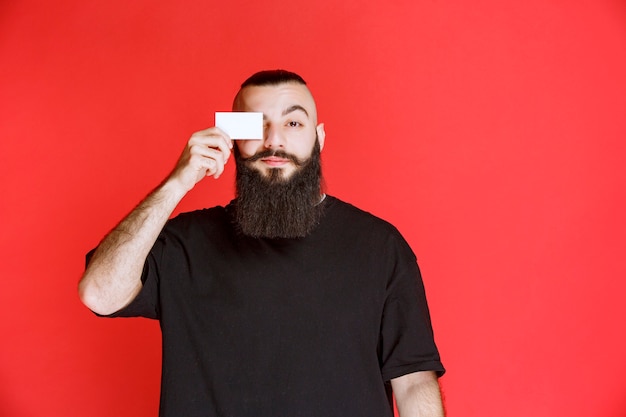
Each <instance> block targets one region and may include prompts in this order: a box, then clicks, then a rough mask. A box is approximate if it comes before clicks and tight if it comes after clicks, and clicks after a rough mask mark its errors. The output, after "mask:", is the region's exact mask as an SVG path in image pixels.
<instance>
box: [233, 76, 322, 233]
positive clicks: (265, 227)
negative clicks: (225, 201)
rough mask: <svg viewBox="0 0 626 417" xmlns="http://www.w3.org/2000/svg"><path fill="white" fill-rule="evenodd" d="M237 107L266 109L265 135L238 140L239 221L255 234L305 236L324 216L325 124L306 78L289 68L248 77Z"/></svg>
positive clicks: (261, 110) (264, 111)
mask: <svg viewBox="0 0 626 417" xmlns="http://www.w3.org/2000/svg"><path fill="white" fill-rule="evenodd" d="M233 111H254V112H262V113H263V123H264V139H262V140H240V141H236V143H235V145H236V146H235V158H236V161H237V203H236V222H237V224H238V226H239V228H240V229H241V231H242V232H243V233H244V234H247V235H251V236H255V237H270V238H276V237H283V238H295V237H303V236H306V235H307V234H308V233H310V231H311V230H312V229H313V228H314V227H315V225H316V224H317V222H318V220H319V216H320V214H321V212H320V210H321V207H319V206H318V203H319V201H320V198H321V196H322V190H321V184H322V176H321V163H320V152H321V150H322V148H323V146H324V140H325V132H324V125H323V124H318V121H317V109H316V106H315V101H314V99H313V96H312V95H311V92H310V91H309V89H308V88H307V86H306V83H305V81H304V80H303V79H302V78H301V77H300V76H299V75H297V74H294V73H292V72H288V71H284V70H274V71H262V72H259V73H256V74H254V75H253V76H251V77H250V78H248V79H247V80H246V81H245V82H244V83H243V84H242V86H241V89H240V90H239V92H238V93H237V96H236V97H235V100H234V102H233Z"/></svg>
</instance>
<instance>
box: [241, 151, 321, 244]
mask: <svg viewBox="0 0 626 417" xmlns="http://www.w3.org/2000/svg"><path fill="white" fill-rule="evenodd" d="M271 155H275V156H278V157H281V158H289V159H290V160H291V161H292V162H293V163H294V165H295V166H296V171H294V172H293V174H292V175H291V176H290V177H289V178H287V179H284V178H283V177H282V174H283V173H282V170H281V169H280V168H272V169H270V170H269V174H268V175H267V176H264V175H263V174H261V173H260V172H259V171H258V170H256V169H255V168H250V167H249V165H248V164H249V163H250V162H252V161H255V160H258V159H260V158H264V157H267V156H271ZM235 161H236V162H237V176H236V186H237V187H236V188H237V199H236V201H235V204H234V216H235V224H236V226H237V228H238V229H239V231H240V232H241V233H243V234H244V235H246V236H251V237H255V238H270V239H275V238H286V239H294V238H301V237H305V236H307V235H308V234H309V233H311V231H312V230H313V229H314V228H315V226H317V224H318V223H319V220H320V217H321V214H322V206H323V204H319V202H320V197H321V192H322V190H321V181H322V169H321V160H320V144H319V142H318V141H317V140H316V141H315V147H314V148H313V151H312V152H311V156H310V157H309V158H308V159H307V160H304V161H300V160H298V159H297V158H295V157H294V156H293V155H289V154H286V153H285V152H283V151H271V150H267V151H263V152H260V153H258V154H255V155H253V156H252V157H250V158H248V159H244V158H243V157H242V156H241V155H240V154H239V152H238V149H237V147H235Z"/></svg>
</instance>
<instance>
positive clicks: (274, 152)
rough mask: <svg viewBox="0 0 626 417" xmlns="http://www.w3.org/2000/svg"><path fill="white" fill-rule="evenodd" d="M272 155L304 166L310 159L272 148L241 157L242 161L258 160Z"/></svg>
mask: <svg viewBox="0 0 626 417" xmlns="http://www.w3.org/2000/svg"><path fill="white" fill-rule="evenodd" d="M271 156H275V157H278V158H283V159H288V160H289V161H291V162H293V164H294V165H295V166H298V167H300V166H303V165H304V164H306V162H307V161H308V159H305V160H302V159H300V158H298V157H297V156H295V155H292V154H290V153H287V152H285V151H282V150H272V149H266V150H264V151H260V152H257V153H255V154H254V155H252V156H251V157H249V158H241V160H242V162H254V161H258V160H259V159H263V158H268V157H271Z"/></svg>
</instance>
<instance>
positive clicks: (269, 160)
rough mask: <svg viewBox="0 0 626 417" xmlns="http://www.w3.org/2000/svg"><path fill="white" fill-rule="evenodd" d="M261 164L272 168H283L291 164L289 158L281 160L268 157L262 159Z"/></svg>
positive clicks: (276, 157)
mask: <svg viewBox="0 0 626 417" xmlns="http://www.w3.org/2000/svg"><path fill="white" fill-rule="evenodd" d="M261 162H263V163H264V164H265V165H268V166H271V167H281V166H283V165H286V164H288V163H290V162H291V160H290V159H288V158H280V157H278V156H268V157H265V158H261Z"/></svg>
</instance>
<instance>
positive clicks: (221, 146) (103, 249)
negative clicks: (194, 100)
mask: <svg viewBox="0 0 626 417" xmlns="http://www.w3.org/2000/svg"><path fill="white" fill-rule="evenodd" d="M231 148H232V142H231V140H230V138H229V137H228V136H227V135H226V134H224V132H223V131H221V130H219V129H218V128H210V129H206V130H203V131H200V132H196V133H194V134H193V135H192V136H191V139H189V142H188V143H187V146H186V147H185V149H184V151H183V153H182V155H181V156H180V158H179V160H178V162H177V164H176V167H175V168H174V170H173V171H172V173H171V174H170V175H169V176H168V177H167V178H166V179H165V181H164V182H163V183H162V184H161V185H160V186H159V187H157V189H156V190H154V191H153V192H152V193H151V194H150V195H148V197H146V199H145V200H143V201H142V202H141V203H140V204H139V205H138V206H137V207H136V208H135V209H134V210H133V211H132V212H131V213H130V214H129V215H128V216H127V217H126V218H124V219H123V220H122V221H121V222H120V224H119V225H117V226H116V227H115V228H114V229H113V230H112V231H111V232H110V233H109V234H108V235H107V236H106V237H105V238H104V239H103V240H102V242H101V243H100V245H99V246H98V248H97V249H96V251H95V252H94V254H93V257H92V258H91V260H90V261H89V264H88V265H87V269H86V270H85V273H84V274H83V277H82V279H81V281H80V283H79V285H78V293H79V296H80V299H81V301H82V302H83V303H84V304H85V305H86V306H87V307H89V308H90V309H91V310H93V311H94V312H96V313H99V314H103V315H106V314H112V313H114V312H116V311H118V310H120V309H121V308H123V307H125V306H126V305H128V304H129V303H130V302H131V301H132V300H133V299H134V298H135V297H136V296H137V294H138V293H139V291H140V290H141V287H142V283H141V274H142V271H143V266H144V263H145V261H146V258H147V256H148V253H149V252H150V249H151V248H152V246H153V245H154V242H155V241H156V239H157V237H158V236H159V233H160V232H161V229H163V226H164V225H165V223H166V222H167V220H168V219H169V217H170V215H171V214H172V212H173V211H174V209H175V208H176V206H177V205H178V203H179V202H180V200H181V199H182V198H183V197H184V196H185V194H187V192H189V190H191V189H192V188H193V187H194V186H195V184H196V183H198V182H199V181H200V180H201V179H202V178H204V177H207V176H213V177H215V178H218V177H219V176H220V175H221V174H222V172H223V171H224V164H226V161H227V160H228V158H229V156H230V150H231Z"/></svg>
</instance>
